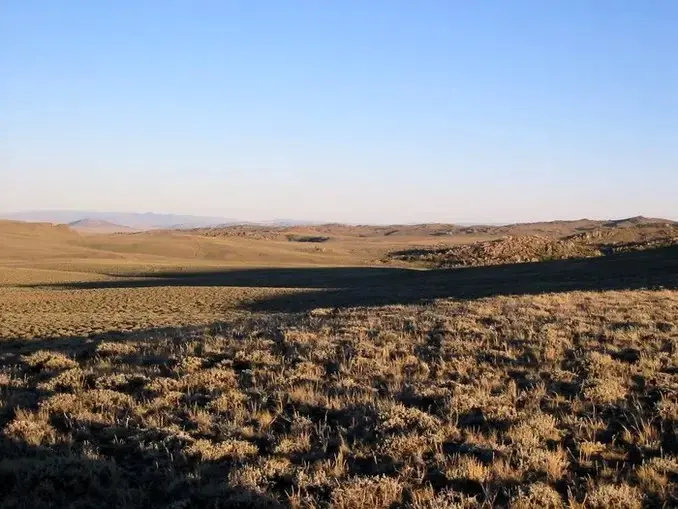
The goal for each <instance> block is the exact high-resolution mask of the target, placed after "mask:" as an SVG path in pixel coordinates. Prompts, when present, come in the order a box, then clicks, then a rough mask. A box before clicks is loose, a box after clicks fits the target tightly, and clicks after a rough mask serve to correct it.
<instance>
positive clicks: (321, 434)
mask: <svg viewBox="0 0 678 509" xmlns="http://www.w3.org/2000/svg"><path fill="white" fill-rule="evenodd" d="M676 239H678V226H677V225H676V224H675V223H671V222H669V221H663V220H652V219H647V218H631V219H627V220H622V221H610V222H603V221H587V220H582V221H572V222H554V223H538V224H523V225H511V226H478V227H459V226H453V225H417V226H388V227H374V226H343V225H325V226H317V227H289V228H274V227H258V226H239V227H238V226H233V227H227V228H202V229H196V230H186V231H184V230H162V231H149V232H124V233H114V234H111V233H107V232H106V233H96V232H92V231H89V230H88V231H87V232H84V233H83V232H80V233H79V232H77V231H75V230H73V229H71V228H68V227H65V226H54V225H49V224H30V223H20V222H9V221H0V429H1V435H0V440H1V441H0V506H1V507H99V508H104V507H111V508H113V507H116V508H136V507H172V508H183V507H210V508H212V507H264V506H268V507H299V508H301V507H308V508H313V507H340V508H352V507H373V508H390V507H415V508H431V509H433V508H457V507H458V508H472V507H519V508H542V507H546V508H557V507H571V508H580V507H581V508H584V507H587V508H588V507H590V508H605V507H623V508H641V507H672V506H675V505H676V504H678V488H677V486H678V438H677V432H678V247H677V246H676ZM441 267H443V268H441Z"/></svg>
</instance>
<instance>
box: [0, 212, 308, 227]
mask: <svg viewBox="0 0 678 509" xmlns="http://www.w3.org/2000/svg"><path fill="white" fill-rule="evenodd" d="M0 219H9V220H14V221H27V222H39V223H54V224H74V223H77V222H79V221H90V222H91V221H105V222H108V223H111V224H114V225H119V226H126V227H128V228H131V229H133V230H157V229H165V230H168V229H169V230H188V229H191V228H208V227H216V226H219V227H227V226H234V225H244V224H251V225H266V226H299V225H311V224H321V223H317V222H315V223H314V222H313V221H303V220H295V219H274V220H270V221H241V220H238V219H232V218H225V217H216V216H192V215H183V214H156V213H154V212H146V213H136V212H97V211H92V210H34V211H27V212H16V213H9V214H0Z"/></svg>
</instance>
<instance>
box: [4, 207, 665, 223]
mask: <svg viewBox="0 0 678 509" xmlns="http://www.w3.org/2000/svg"><path fill="white" fill-rule="evenodd" d="M125 216H130V217H131V216H138V218H137V219H141V218H143V217H144V216H151V217H155V218H157V219H159V220H161V219H164V220H165V221H161V223H163V222H164V224H165V225H166V226H170V225H178V224H180V223H181V221H182V220H183V221H186V222H187V223H189V224H190V223H191V221H192V220H193V221H197V222H199V223H201V224H200V225H201V226H211V225H216V224H218V223H219V221H223V224H228V223H234V224H245V223H253V224H266V223H268V224H273V223H279V224H282V223H295V224H306V225H322V224H347V225H372V226H388V225H396V224H403V225H415V224H427V223H428V224H435V223H440V224H456V225H459V226H471V225H487V226H498V225H510V224H520V223H526V222H551V221H579V220H591V221H613V220H621V219H630V218H633V217H639V216H642V217H646V218H650V217H652V216H648V215H647V214H639V215H637V216H623V217H622V216H620V217H583V216H582V217H566V218H550V219H538V220H536V221H510V220H505V221H501V220H497V221H408V222H401V223H398V222H370V221H334V220H331V219H330V220H327V219H321V218H299V217H296V218H295V217H269V218H267V219H259V220H252V219H248V218H241V217H223V216H202V215H195V214H183V213H180V212H179V213H167V212H149V211H134V212H123V211H111V210H74V209H58V210H23V211H0V219H10V220H19V221H28V222H55V223H60V224H68V223H71V222H76V221H79V220H83V219H95V220H96V219H103V220H106V221H110V222H112V223H115V224H120V225H127V226H133V225H132V224H129V225H128V224H126V222H125V220H124V219H123V217H125ZM654 218H656V219H666V220H669V221H678V217H654ZM173 219H176V220H175V221H174V222H172V220H173ZM200 220H202V221H200ZM209 220H212V221H209ZM149 221H150V218H149ZM196 225H197V223H196Z"/></svg>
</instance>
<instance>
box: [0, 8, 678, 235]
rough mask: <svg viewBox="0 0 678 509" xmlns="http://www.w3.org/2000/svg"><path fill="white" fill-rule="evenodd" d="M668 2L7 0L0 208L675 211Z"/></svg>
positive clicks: (269, 215) (529, 217)
mask: <svg viewBox="0 0 678 509" xmlns="http://www.w3.org/2000/svg"><path fill="white" fill-rule="evenodd" d="M676 26H678V2H676V1H675V0H595V1H591V0H549V1H542V0H511V1H509V0H492V1H488V0H474V1H472V2H471V1H466V0H464V1H461V0H460V1H455V0H446V1H434V0H417V1H415V0H359V1H358V0H341V1H319V0H307V1H302V0H286V1H284V2H281V1H277V0H275V1H274V0H269V1H263V0H243V1H235V0H233V1H231V0H155V1H154V0H100V1H96V2H93V1H89V0H82V1H75V0H71V1H69V0H61V1H48V0H45V1H37V0H0V76H1V78H0V212H10V211H21V210H35V209H87V210H102V211H104V210H108V211H126V212H148V211H152V212H162V213H186V214H203V215H218V216H223V217H229V218H237V219H243V220H265V219H276V218H293V219H306V220H327V221H346V222H374V223H396V222H433V221H438V222H483V221H485V222H512V221H536V220H549V219H566V218H581V217H589V218H619V217H628V216H634V215H646V216H655V217H665V218H674V219H678V56H677V55H678V30H676Z"/></svg>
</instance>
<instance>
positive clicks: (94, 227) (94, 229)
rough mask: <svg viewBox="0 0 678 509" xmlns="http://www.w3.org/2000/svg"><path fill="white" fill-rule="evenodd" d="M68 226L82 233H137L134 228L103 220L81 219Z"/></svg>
mask: <svg viewBox="0 0 678 509" xmlns="http://www.w3.org/2000/svg"><path fill="white" fill-rule="evenodd" d="M68 226H69V227H71V228H73V229H74V230H76V231H78V232H82V233H119V232H120V233H122V232H133V231H136V230H135V229H134V228H130V227H129V226H124V225H121V224H115V223H111V222H110V221H105V220H103V219H91V218H85V219H79V220H77V221H73V222H71V223H68Z"/></svg>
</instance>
